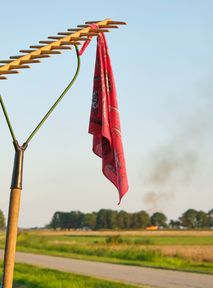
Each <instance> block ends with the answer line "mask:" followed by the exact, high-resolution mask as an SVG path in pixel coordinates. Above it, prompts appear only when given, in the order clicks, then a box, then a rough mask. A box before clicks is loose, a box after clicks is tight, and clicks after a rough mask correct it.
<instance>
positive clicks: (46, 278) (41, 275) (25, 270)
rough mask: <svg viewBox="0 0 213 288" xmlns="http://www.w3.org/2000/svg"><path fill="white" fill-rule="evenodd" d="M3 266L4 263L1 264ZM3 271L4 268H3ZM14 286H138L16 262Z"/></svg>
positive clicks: (33, 287)
mask: <svg viewBox="0 0 213 288" xmlns="http://www.w3.org/2000/svg"><path fill="white" fill-rule="evenodd" d="M1 267H2V265H1ZM1 273H2V269H1ZM13 287H14V288H85V287H86V288H112V287H113V288H136V287H142V286H134V285H130V284H123V283H120V282H114V281H107V280H101V279H96V278H92V277H88V276H82V275H76V274H70V273H65V272H60V271H56V270H50V269H43V268H38V267H35V266H30V265H23V264H16V266H15V273H14V285H13Z"/></svg>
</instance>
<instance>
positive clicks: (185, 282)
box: [0, 250, 213, 288]
mask: <svg viewBox="0 0 213 288" xmlns="http://www.w3.org/2000/svg"><path fill="white" fill-rule="evenodd" d="M2 258H3V251H1V250H0V259H2ZM16 262H19V263H26V264H32V265H37V266H40V267H47V268H52V269H56V270H61V271H65V272H73V273H77V274H84V275H89V276H94V277H97V278H104V279H110V280H118V281H121V282H125V283H132V284H137V285H142V284H144V285H149V286H152V287H156V288H213V276H212V275H204V274H196V273H188V272H177V271H169V270H161V269H152V268H142V267H134V266H125V265H118V264H109V263H100V262H92V261H85V260H75V259H68V258H62V257H53V256H45V255H36V254H29V253H22V252H17V253H16Z"/></svg>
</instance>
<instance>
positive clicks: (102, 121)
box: [79, 33, 128, 203]
mask: <svg viewBox="0 0 213 288" xmlns="http://www.w3.org/2000/svg"><path fill="white" fill-rule="evenodd" d="M89 42H90V41H88V42H87V43H85V44H84V45H83V47H82V49H81V50H80V52H79V54H80V55H82V53H83V52H84V50H85V48H86V47H87V46H88V44H89ZM89 133H90V134H92V135H93V152H94V153H95V154H96V155H98V156H99V157H101V158H102V171H103V173H104V175H105V176H106V177H107V178H108V179H109V180H110V181H111V182H112V183H113V184H114V185H115V186H116V187H117V189H118V191H119V203H120V201H121V198H122V197H123V196H124V194H125V193H126V192H127V190H128V180H127V173H126V165H125V157H124V152H123V144H122V137H121V128H120V117H119V111H118V103H117V96H116V88H115V81H114V76H113V71H112V66H111V61H110V56H109V51H108V47H107V42H106V38H105V36H104V34H103V33H100V34H99V36H98V37H97V52H96V64H95V75H94V84H93V96H92V107H91V114H90V122H89Z"/></svg>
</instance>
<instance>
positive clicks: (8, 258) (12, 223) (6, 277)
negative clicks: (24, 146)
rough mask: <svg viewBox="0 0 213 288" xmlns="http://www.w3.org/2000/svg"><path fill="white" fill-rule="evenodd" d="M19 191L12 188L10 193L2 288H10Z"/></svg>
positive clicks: (14, 251)
mask: <svg viewBox="0 0 213 288" xmlns="http://www.w3.org/2000/svg"><path fill="white" fill-rule="evenodd" d="M20 198H21V189H17V188H13V189H11V193H10V205H9V212H8V223H7V235H6V244H5V254H4V272H3V281H2V288H12V285H13V272H14V263H15V253H16V240H17V232H18V218H19V209H20Z"/></svg>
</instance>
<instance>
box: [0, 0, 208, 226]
mask: <svg viewBox="0 0 213 288" xmlns="http://www.w3.org/2000/svg"><path fill="white" fill-rule="evenodd" d="M0 9H1V18H0V27H1V29H0V37H1V48H0V58H1V59H8V57H9V56H11V55H18V51H19V50H20V49H25V48H26V49H27V48H28V47H29V46H30V45H33V44H37V43H38V41H39V40H45V39H47V37H48V36H50V35H57V32H60V31H66V29H67V28H71V27H75V26H76V25H78V24H83V23H84V22H85V21H88V20H102V19H106V18H111V19H113V20H120V21H126V22H128V25H127V26H122V27H120V29H118V30H113V31H112V32H111V33H108V34H107V40H108V45H109V49H110V55H111V61H112V65H113V69H114V74H115V80H116V87H117V94H118V101H119V109H120V115H121V125H122V134H123V144H124V150H125V155H126V163H127V171H128V178H129V191H128V193H127V194H126V195H125V196H124V198H123V200H122V202H121V204H120V205H119V206H118V205H117V203H118V192H117V191H116V188H115V187H114V186H113V185H112V184H111V183H110V182H109V181H108V180H107V179H106V178H105V177H104V176H103V175H102V172H101V161H100V159H99V158H98V157H96V156H95V155H94V154H93V153H92V151H91V147H92V138H91V135H89V134H88V132H87V131H88V123H89V114H90V106H91V96H92V83H93V72H94V63H95V53H96V41H95V39H94V40H93V42H92V43H91V44H90V46H89V47H88V49H87V51H86V52H85V54H84V55H83V56H82V59H81V60H82V66H81V71H80V75H79V77H78V79H77V81H76V83H75V85H74V87H73V88H72V89H71V90H70V91H69V93H68V95H66V97H65V99H64V100H63V102H62V103H61V104H60V106H59V107H58V108H57V110H56V111H55V112H54V114H53V115H52V116H51V117H50V119H49V120H48V122H47V123H46V124H45V126H44V127H42V129H41V130H40V132H39V133H38V134H37V135H36V136H35V138H34V139H33V140H32V142H31V143H30V145H29V147H28V148H27V151H26V153H25V163H24V181H23V191H22V196H21V210H20V221H19V223H20V224H19V225H20V227H34V226H43V225H45V224H48V223H49V222H50V220H51V218H52V215H53V213H54V212H55V211H71V210H80V211H82V212H91V211H98V210H100V209H102V208H106V209H113V210H118V211H119V210H126V211H128V212H135V211H139V210H146V211H148V212H149V213H150V214H152V213H153V212H155V211H160V212H164V213H165V214H166V215H167V216H168V219H177V218H178V217H179V216H181V214H182V213H183V212H184V211H186V210H187V209H188V208H194V209H197V210H204V211H206V212H207V211H209V210H210V209H212V208H213V206H212V203H213V193H212V187H213V177H212V170H213V169H212V168H213V155H212V144H213V133H212V132H213V131H212V120H213V116H212V104H213V84H212V74H213V54H212V51H213V38H212V28H213V18H212V10H213V2H212V1H210V0H209V1H208V0H202V1H201V0H200V1H199V0H187V1H186V0H173V1H170V0H149V1H148V0H147V1H144V0H133V1H124V0H122V1H121V0H118V1H112V0H108V1H107V2H100V1H96V0H95V1H94V0H91V1H83V2H81V3H79V2H78V1H68V0H61V1H50V0H46V1H40V0H38V1H37V2H36V4H33V3H30V2H29V1H25V0H20V1H18V2H17V1H13V3H12V1H2V3H1V4H0ZM32 65H34V66H33V67H32V69H29V70H27V69H25V70H24V71H21V73H20V74H19V75H11V76H9V77H8V80H7V81H1V82H0V93H1V95H2V97H3V99H4V101H5V105H6V107H7V109H8V113H9V115H10V118H11V121H12V123H13V126H14V129H15V133H16V135H17V138H18V140H19V141H20V143H23V142H24V141H25V140H26V138H27V136H28V135H29V133H30V132H31V131H32V129H33V128H34V126H35V125H36V124H37V123H38V121H39V120H40V118H41V117H42V116H43V115H44V113H45V112H46V111H47V110H48V108H49V107H50V106H51V104H52V103H53V101H54V100H55V99H57V97H58V96H59V95H60V93H61V92H62V91H63V89H64V88H65V87H66V85H67V84H68V82H69V81H70V79H71V78H72V77H73V73H74V71H75V69H76V57H75V53H74V51H72V52H70V51H68V52H67V51H66V52H64V53H63V54H62V55H56V56H53V57H51V58H50V59H45V60H43V61H42V64H32ZM0 135H1V137H0V141H1V142H0V147H1V149H0V162H1V165H0V179H1V180H0V209H2V210H3V212H4V213H5V215H7V211H8V202H9V192H10V189H9V188H10V182H11V174H12V166H13V158H14V148H13V144H12V141H11V137H10V134H9V132H8V129H7V126H6V123H5V119H4V117H3V113H2V112H0Z"/></svg>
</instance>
